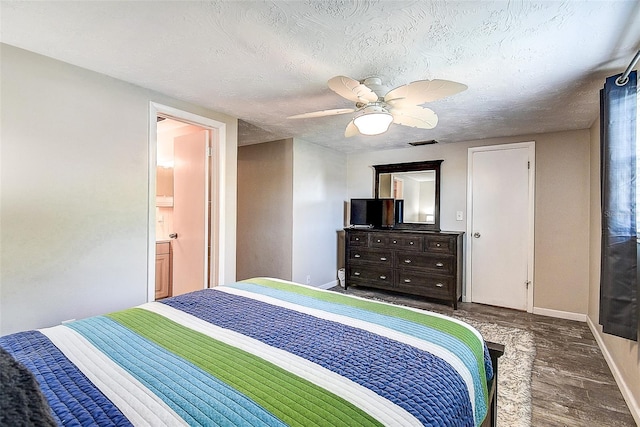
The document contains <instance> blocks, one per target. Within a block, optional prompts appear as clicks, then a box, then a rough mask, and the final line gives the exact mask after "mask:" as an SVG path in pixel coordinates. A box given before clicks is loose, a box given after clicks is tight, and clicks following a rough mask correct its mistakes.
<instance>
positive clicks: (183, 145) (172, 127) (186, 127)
mask: <svg viewBox="0 0 640 427" xmlns="http://www.w3.org/2000/svg"><path fill="white" fill-rule="evenodd" d="M224 132H225V125H224V123H220V122H217V121H214V120H211V119H207V118H205V117H200V116H197V115H193V114H191V113H187V112H183V111H180V110H176V109H173V108H171V107H167V106H162V105H159V104H155V103H151V108H150V129H149V135H150V137H149V250H148V260H149V262H148V264H149V265H148V283H147V289H148V294H147V299H148V301H153V300H155V299H157V298H163V297H166V296H172V295H179V294H182V293H186V292H190V291H193V290H198V289H203V288H206V287H213V286H216V285H218V284H219V283H221V281H222V279H221V278H223V277H224V275H223V272H222V267H221V266H223V265H224V262H223V257H224V251H223V250H222V248H221V244H222V241H223V236H221V234H222V232H221V230H222V228H223V227H221V223H222V222H221V221H222V219H223V215H222V208H223V203H222V200H223V193H224V188H223V185H222V183H223V179H222V172H223V158H224V156H223V148H224ZM167 247H169V248H170V255H168V256H167V254H166V250H167ZM167 278H168V282H167ZM167 285H168V286H167Z"/></svg>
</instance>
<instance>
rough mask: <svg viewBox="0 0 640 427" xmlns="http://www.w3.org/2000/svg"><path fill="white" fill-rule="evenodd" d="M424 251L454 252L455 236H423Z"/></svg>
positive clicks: (453, 253) (452, 253)
mask: <svg viewBox="0 0 640 427" xmlns="http://www.w3.org/2000/svg"><path fill="white" fill-rule="evenodd" d="M424 242H425V243H424V244H425V248H424V250H425V251H429V252H433V253H442V254H451V255H455V253H456V238H455V237H449V236H426V237H425V238H424Z"/></svg>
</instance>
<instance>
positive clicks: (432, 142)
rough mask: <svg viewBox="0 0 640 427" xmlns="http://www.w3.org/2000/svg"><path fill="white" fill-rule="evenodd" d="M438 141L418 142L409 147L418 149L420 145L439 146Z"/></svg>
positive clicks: (411, 143)
mask: <svg viewBox="0 0 640 427" xmlns="http://www.w3.org/2000/svg"><path fill="white" fill-rule="evenodd" d="M437 143H438V141H436V140H435V139H430V140H428V141H418V142H410V143H409V145H413V146H414V147H417V146H419V145H431V144H437Z"/></svg>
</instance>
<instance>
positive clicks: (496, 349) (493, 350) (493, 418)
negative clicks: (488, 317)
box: [482, 341, 504, 427]
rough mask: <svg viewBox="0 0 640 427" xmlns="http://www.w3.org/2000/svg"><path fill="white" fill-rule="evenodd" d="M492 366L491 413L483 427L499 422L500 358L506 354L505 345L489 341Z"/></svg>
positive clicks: (492, 425) (494, 425)
mask: <svg viewBox="0 0 640 427" xmlns="http://www.w3.org/2000/svg"><path fill="white" fill-rule="evenodd" d="M487 348H488V349H489V356H490V357H491V366H493V380H491V384H490V388H489V413H488V414H487V418H486V419H485V420H484V422H483V423H482V426H483V427H496V425H497V422H498V358H499V357H500V356H502V355H503V354H504V345H502V344H498V343H494V342H489V341H487Z"/></svg>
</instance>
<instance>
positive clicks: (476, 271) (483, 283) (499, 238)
mask: <svg viewBox="0 0 640 427" xmlns="http://www.w3.org/2000/svg"><path fill="white" fill-rule="evenodd" d="M468 179H469V183H468V200H467V280H466V285H467V300H470V301H471V302H477V303H481V304H489V305H495V306H500V307H508V308H514V309H517V310H526V311H529V312H531V311H533V239H534V188H535V186H534V182H535V143H534V142H526V143H517V144H503V145H497V146H487V147H473V148H469V152H468Z"/></svg>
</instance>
